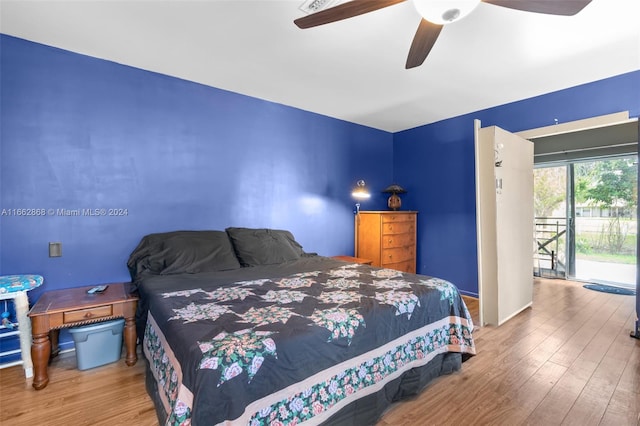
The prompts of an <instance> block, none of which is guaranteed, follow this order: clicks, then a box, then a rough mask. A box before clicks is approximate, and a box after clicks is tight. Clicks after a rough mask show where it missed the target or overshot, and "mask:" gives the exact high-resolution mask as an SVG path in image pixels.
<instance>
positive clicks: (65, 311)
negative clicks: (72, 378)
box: [29, 283, 138, 390]
mask: <svg viewBox="0 0 640 426" xmlns="http://www.w3.org/2000/svg"><path fill="white" fill-rule="evenodd" d="M106 285H108V287H107V289H106V290H105V291H104V292H102V293H94V294H88V293H87V290H89V289H90V288H92V287H94V286H87V287H76V288H69V289H63V290H54V291H48V292H46V293H44V294H43V295H42V296H41V297H40V299H38V301H37V302H36V304H35V305H34V306H33V308H31V312H29V317H31V329H32V335H33V344H32V345H31V357H32V358H33V369H34V373H35V376H34V378H33V387H34V388H35V389H36V390H40V389H43V388H44V387H45V386H47V384H48V383H49V375H48V372H47V364H48V362H49V358H50V357H51V356H52V355H53V356H56V355H57V353H58V334H59V332H60V329H61V328H67V327H75V326H79V325H85V324H92V323H97V322H101V321H107V320H112V319H116V318H124V320H125V325H124V344H125V346H126V352H127V355H126V358H125V361H126V364H127V365H129V366H131V365H134V364H135V363H136V361H138V356H137V355H136V320H135V315H136V306H137V304H138V296H136V295H135V294H131V291H130V283H110V284H106Z"/></svg>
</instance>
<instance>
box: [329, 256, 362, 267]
mask: <svg viewBox="0 0 640 426" xmlns="http://www.w3.org/2000/svg"><path fill="white" fill-rule="evenodd" d="M331 257H332V258H334V259H338V260H342V261H343V262H350V263H361V264H363V265H371V260H369V259H363V258H361V257H353V256H331Z"/></svg>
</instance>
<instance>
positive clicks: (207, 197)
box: [0, 35, 640, 300]
mask: <svg viewBox="0 0 640 426" xmlns="http://www.w3.org/2000/svg"><path fill="white" fill-rule="evenodd" d="M0 55H1V56H0V64H1V65H2V66H1V68H0V91H1V92H0V93H1V95H2V96H1V99H2V105H1V111H0V119H1V120H0V126H1V128H0V209H18V208H37V209H46V210H48V209H54V210H57V209H69V210H74V209H99V208H105V209H110V208H118V209H126V210H127V215H126V216H115V217H88V216H80V217H69V216H61V215H58V214H53V215H50V214H47V215H46V216H44V217H18V216H10V215H5V216H0V273H2V274H13V273H36V274H42V275H43V276H45V279H46V284H45V285H44V286H43V287H42V288H40V289H37V290H34V291H33V292H31V299H32V300H35V299H37V297H38V296H39V294H41V292H42V291H46V290H52V289H56V288H65V287H73V286H81V285H89V284H94V283H98V282H109V281H116V280H127V279H128V278H129V277H128V274H127V270H126V266H125V263H126V260H127V257H128V255H129V253H130V252H131V250H132V249H133V248H134V247H135V245H136V244H137V242H138V241H139V240H140V238H141V237H142V236H143V235H145V234H147V233H150V232H160V231H168V230H174V229H223V228H225V227H227V226H255V227H263V226H264V227H279V228H286V229H290V230H291V231H292V232H293V233H294V234H295V235H296V237H297V239H298V240H299V241H300V242H301V243H302V244H303V245H304V247H305V248H306V249H307V250H309V251H315V252H318V253H320V254H324V255H333V254H338V253H344V254H352V253H353V212H352V211H353V200H352V199H351V198H350V195H349V193H350V189H351V186H352V185H353V184H354V183H355V181H356V180H358V179H361V178H362V179H365V180H366V181H367V183H368V185H369V187H370V188H371V189H372V190H373V194H374V197H373V199H372V200H371V201H368V202H365V203H363V206H362V208H363V209H365V210H375V209H385V208H386V206H385V197H384V195H383V194H379V193H377V191H376V188H384V187H385V186H386V185H388V184H389V183H390V182H392V181H395V182H397V183H399V184H401V185H403V186H405V187H406V189H407V190H408V193H407V194H406V195H404V196H403V209H410V210H418V211H419V212H420V213H419V215H418V217H419V219H418V220H419V224H418V272H419V273H423V274H428V275H435V276H439V277H442V278H446V279H449V280H451V281H452V282H454V283H456V284H457V285H458V286H459V287H460V289H461V290H462V291H463V292H464V293H467V294H476V295H477V266H476V254H477V253H476V229H475V225H476V222H475V183H474V173H475V172H474V148H473V120H474V119H480V120H481V121H482V125H483V126H491V125H498V126H500V127H502V128H504V129H507V130H510V131H514V132H515V131H520V130H524V129H529V128H535V127H540V126H546V125H550V124H553V123H554V119H556V118H557V119H558V120H559V122H566V121H571V120H576V119H581V118H586V117H591V116H595V115H601V114H607V113H611V112H618V111H621V110H629V111H630V113H631V116H634V117H637V116H638V115H640V98H639V97H638V93H640V71H636V72H634V73H630V74H625V75H621V76H618V77H614V78H610V79H606V80H603V81H598V82H594V83H590V84H586V85H582V86H578V87H574V88H571V89H566V90H562V91H559V92H554V93H551V94H547V95H544V96H539V97H535V98H531V99H526V100H522V101H519V102H514V103H511V104H507V105H502V106H499V107H495V108H490V109H487V110H482V111H478V112H474V113H471V114H466V115H463V116H460V117H455V118H452V119H448V120H444V121H441V122H438V123H434V124H431V125H427V126H422V127H418V128H415V129H411V130H407V131H404V132H399V133H396V134H394V135H393V134H390V133H387V132H383V131H379V130H375V129H371V128H367V127H363V126H360V125H356V124H353V123H348V122H344V121H340V120H336V119H332V118H328V117H325V116H321V115H317V114H313V113H309V112H305V111H301V110H298V109H295V108H291V107H287V106H283V105H278V104H274V103H270V102H266V101H262V100H259V99H255V98H250V97H246V96H242V95H238V94H234V93H230V92H226V91H223V90H219V89H215V88H211V87H207V86H203V85H199V84H196V83H192V82H187V81H183V80H179V79H176V78H171V77H167V76H163V75H160V74H155V73H151V72H146V71H143V70H139V69H135V68H131V67H127V66H123V65H119V64H115V63H112V62H108V61H103V60H99V59H95V58H90V57H86V56H82V55H78V54H74V53H71V52H67V51H63V50H59V49H55V48H51V47H47V46H43V45H39V44H36V43H31V42H28V41H25V40H21V39H17V38H13V37H9V36H5V35H0ZM392 170H393V173H392ZM49 241H61V242H62V243H63V257H61V258H49V257H48V248H47V245H48V242H49Z"/></svg>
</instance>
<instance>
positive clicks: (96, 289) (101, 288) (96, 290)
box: [87, 285, 109, 294]
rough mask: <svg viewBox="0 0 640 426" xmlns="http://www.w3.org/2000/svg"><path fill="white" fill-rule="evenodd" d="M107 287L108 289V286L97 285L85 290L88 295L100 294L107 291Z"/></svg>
mask: <svg viewBox="0 0 640 426" xmlns="http://www.w3.org/2000/svg"><path fill="white" fill-rule="evenodd" d="M107 287H109V286H108V285H97V286H95V287H93V288H90V289H89V290H87V293H89V294H94V293H102V292H103V291H105V290H106V289H107Z"/></svg>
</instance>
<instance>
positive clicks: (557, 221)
mask: <svg viewBox="0 0 640 426" xmlns="http://www.w3.org/2000/svg"><path fill="white" fill-rule="evenodd" d="M534 241H535V248H534V256H533V275H534V276H537V277H553V278H566V275H567V271H566V267H565V264H566V261H565V252H566V246H567V219H566V218H564V217H536V218H535V230H534Z"/></svg>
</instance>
